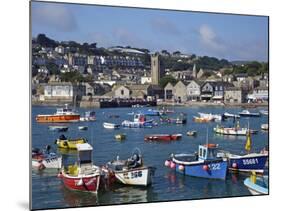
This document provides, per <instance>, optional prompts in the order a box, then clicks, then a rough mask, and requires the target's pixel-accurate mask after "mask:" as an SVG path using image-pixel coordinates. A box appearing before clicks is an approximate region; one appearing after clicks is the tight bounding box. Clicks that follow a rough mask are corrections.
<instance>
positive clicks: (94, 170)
mask: <svg viewBox="0 0 281 211" xmlns="http://www.w3.org/2000/svg"><path fill="white" fill-rule="evenodd" d="M77 151H78V164H77V165H70V166H68V167H66V168H65V167H63V168H62V171H61V172H60V174H59V175H58V176H59V177H60V178H62V181H63V183H64V185H65V186H66V187H67V188H69V189H73V190H79V191H87V192H93V193H97V192H98V190H99V186H100V180H101V174H102V173H101V169H100V167H98V166H95V165H93V163H92V159H91V157H92V151H93V148H92V146H91V145H90V144H88V143H84V144H77Z"/></svg>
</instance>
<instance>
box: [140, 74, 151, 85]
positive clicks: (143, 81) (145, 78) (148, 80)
mask: <svg viewBox="0 0 281 211" xmlns="http://www.w3.org/2000/svg"><path fill="white" fill-rule="evenodd" d="M150 83H151V77H148V76H142V77H141V84H150Z"/></svg>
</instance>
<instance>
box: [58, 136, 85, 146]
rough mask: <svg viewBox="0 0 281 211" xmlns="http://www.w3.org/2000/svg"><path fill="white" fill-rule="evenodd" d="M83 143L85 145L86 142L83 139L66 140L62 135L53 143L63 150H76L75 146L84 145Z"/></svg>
mask: <svg viewBox="0 0 281 211" xmlns="http://www.w3.org/2000/svg"><path fill="white" fill-rule="evenodd" d="M84 143H87V140H86V139H84V138H77V139H67V138H66V137H65V136H64V135H61V136H60V137H59V138H58V139H57V140H56V141H55V144H57V146H58V147H59V148H64V149H77V144H84Z"/></svg>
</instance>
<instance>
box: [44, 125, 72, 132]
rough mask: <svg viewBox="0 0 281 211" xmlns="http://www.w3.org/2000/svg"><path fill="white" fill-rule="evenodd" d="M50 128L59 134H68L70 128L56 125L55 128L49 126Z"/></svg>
mask: <svg viewBox="0 0 281 211" xmlns="http://www.w3.org/2000/svg"><path fill="white" fill-rule="evenodd" d="M48 128H49V130H51V131H57V132H66V131H67V130H68V127H67V126H63V125H54V126H49V127H48Z"/></svg>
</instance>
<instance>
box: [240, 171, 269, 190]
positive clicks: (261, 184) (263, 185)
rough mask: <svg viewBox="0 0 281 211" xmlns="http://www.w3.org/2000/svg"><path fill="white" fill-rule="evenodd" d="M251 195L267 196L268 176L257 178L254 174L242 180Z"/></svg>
mask: <svg viewBox="0 0 281 211" xmlns="http://www.w3.org/2000/svg"><path fill="white" fill-rule="evenodd" d="M244 185H245V186H246V187H247V188H248V190H249V191H250V193H251V194H252V195H260V194H268V176H257V175H256V173H255V172H253V173H252V175H251V176H250V177H248V178H246V179H245V180H244Z"/></svg>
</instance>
